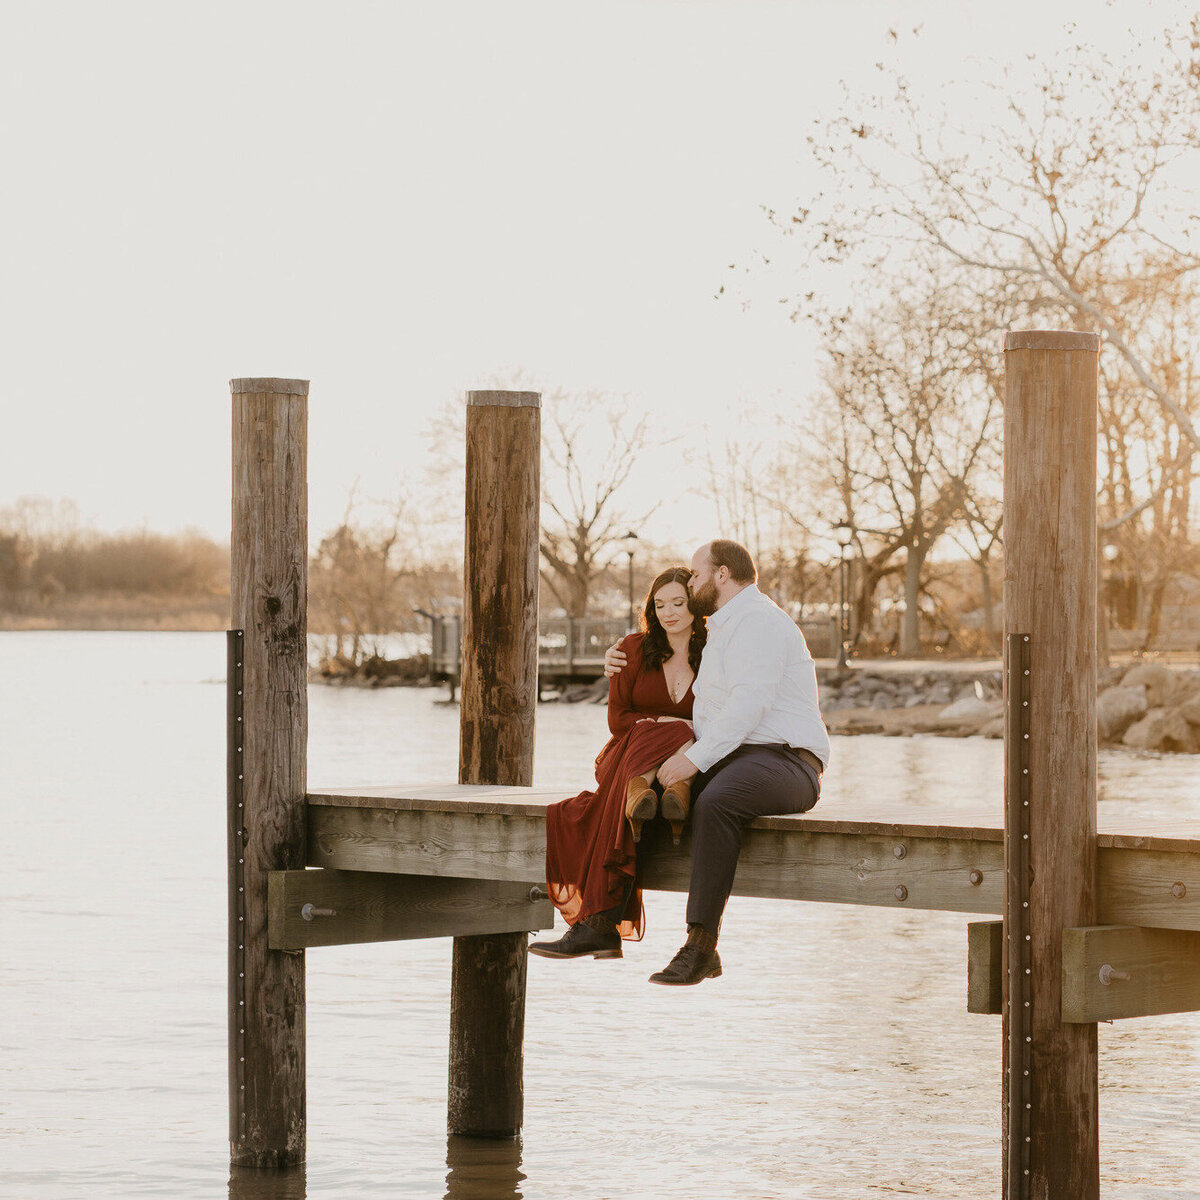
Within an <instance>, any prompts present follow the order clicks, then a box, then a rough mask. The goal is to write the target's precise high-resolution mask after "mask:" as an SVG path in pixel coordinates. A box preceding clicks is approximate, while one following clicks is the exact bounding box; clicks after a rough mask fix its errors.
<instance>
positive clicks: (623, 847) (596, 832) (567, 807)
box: [546, 633, 692, 941]
mask: <svg viewBox="0 0 1200 1200" xmlns="http://www.w3.org/2000/svg"><path fill="white" fill-rule="evenodd" d="M644 637H645V635H644V634H641V633H633V634H630V635H629V637H627V638H625V639H624V641H622V642H621V649H622V650H623V651H624V652H625V655H626V658H627V659H628V662H627V664H626V666H625V668H624V669H623V670H622V671H621V673H620V674H619V675H614V676H613V678H612V680H611V681H610V683H609V688H608V728H609V730H610V731H611V732H612V735H613V736H612V738H611V739H610V740H609V742H608V745H606V746H605V747H604V749H603V750H601V751H600V756H599V757H598V758H597V759H596V783H597V790H596V791H594V792H580V793H579V795H578V796H575V797H573V798H572V799H570V800H563V801H560V802H559V803H558V804H551V805H550V806H549V808H547V809H546V880H547V883H548V885H549V890H550V899H551V900H553V901H554V903H555V905H556V906H557V907H558V909H559V911H560V912H561V913H562V915H563V917H564V918H565V919H566V921H567V923H568V924H571V925H573V924H575V922H576V921H578V920H579V919H580V918H582V917H588V916H592V915H593V914H594V913H601V912H604V911H605V910H606V909H610V908H613V907H614V906H616V905H618V904H620V903H621V900H622V898H623V897H624V896H625V894H626V888H627V887H628V886H629V883H630V881H633V882H634V884H635V886H634V889H633V894H632V895H631V896H630V899H629V903H628V905H627V906H626V908H625V917H624V920H622V921H621V922H619V923H618V926H617V927H618V929H619V930H620V931H621V936H622V937H623V938H627V939H629V940H631V941H637V940H639V939H640V938H641V936H642V931H643V929H644V927H645V921H644V916H643V912H642V893H641V889H640V888H638V887H636V878H637V858H636V855H635V846H634V841H633V831H632V830H631V829H630V827H629V822H628V821H627V820H626V819H625V793H626V789H627V786H628V784H629V781H630V780H631V779H632V778H633V777H634V776H635V775H641V774H643V773H645V772H647V771H650V770H652V769H653V768H655V767H658V766H661V765H662V764H663V763H664V762H666V760H667V759H668V758H670V757H671V755H672V754H674V753H675V751H676V750H678V749H679V748H680V747H681V746H684V745H686V744H687V743H688V742H689V741H691V739H692V730H691V726H690V725H687V724H685V723H684V721H664V722H658V721H647V720H644V718H646V717H683V718H684V719H685V720H686V721H690V720H691V719H692V689H691V685H690V684H689V685H688V690H687V692H686V693H685V694H684V697H683V699H682V700H680V702H679V703H678V704H676V703H675V702H674V701H673V700H672V699H671V694H670V692H668V691H667V680H666V676H665V675H664V674H663V672H662V668H661V667H659V668H657V669H655V670H650V669H649V668H648V667H647V666H646V663H645V659H644V658H643V656H642V639H643V638H644Z"/></svg>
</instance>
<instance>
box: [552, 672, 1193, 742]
mask: <svg viewBox="0 0 1200 1200" xmlns="http://www.w3.org/2000/svg"><path fill="white" fill-rule="evenodd" d="M817 676H818V684H819V688H820V693H821V713H822V716H823V717H824V718H825V723H826V725H827V726H828V727H829V731H830V732H831V733H840V734H858V733H875V734H882V735H884V736H885V737H911V736H913V735H918V734H925V735H933V736H937V737H986V738H1002V737H1003V736H1004V702H1003V700H1002V699H1001V672H1000V670H999V669H998V668H996V667H995V666H994V665H992V664H981V665H980V668H979V669H978V670H971V669H970V668H969V667H964V666H961V665H960V666H958V667H956V668H954V669H939V668H936V667H931V668H929V669H921V668H916V669H913V670H904V669H898V668H894V667H884V668H881V669H874V668H872V667H870V666H854V667H849V668H847V669H846V670H842V671H839V670H837V669H836V668H832V667H824V668H818V671H817ZM1097 690H1098V695H1097V699H1096V724H1097V733H1098V736H1099V741H1100V745H1102V746H1120V747H1125V748H1127V749H1131V750H1154V751H1162V752H1167V753H1176V754H1196V753H1200V670H1196V669H1178V668H1171V667H1167V666H1164V665H1162V664H1161V663H1148V662H1142V663H1135V664H1133V665H1132V666H1116V667H1108V668H1105V669H1104V670H1103V671H1102V672H1101V673H1100V677H1099V678H1098V679H1097ZM607 696H608V688H607V686H606V685H605V684H604V683H603V682H602V681H597V682H596V683H595V684H578V685H576V686H574V687H569V688H565V689H564V690H563V692H562V693H561V694H560V695H559V696H558V697H557V699H558V700H559V701H561V702H563V703H579V702H581V701H582V702H588V701H590V702H592V703H595V704H601V703H603V702H604V701H605V699H606V698H607Z"/></svg>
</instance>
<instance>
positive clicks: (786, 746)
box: [529, 540, 829, 985]
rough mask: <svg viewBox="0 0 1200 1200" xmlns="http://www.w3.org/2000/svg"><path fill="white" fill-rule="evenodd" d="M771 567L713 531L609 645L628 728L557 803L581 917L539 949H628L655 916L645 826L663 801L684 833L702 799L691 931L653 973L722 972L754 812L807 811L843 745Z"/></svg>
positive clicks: (556, 874)
mask: <svg viewBox="0 0 1200 1200" xmlns="http://www.w3.org/2000/svg"><path fill="white" fill-rule="evenodd" d="M756 579H757V572H756V571H755V568H754V560H753V558H752V557H751V555H750V552H749V551H748V550H746V548H745V547H744V546H740V545H739V544H738V543H737V542H731V541H725V540H718V541H714V542H710V543H709V544H707V545H705V546H701V547H700V549H699V550H697V551H696V553H695V555H694V556H693V558H692V565H691V568H690V570H689V569H688V568H687V567H672V568H670V569H669V570H667V571H664V572H663V573H662V574H661V575H659V576H658V577H657V578H656V579H655V580H654V582H653V583H652V584H651V586H650V591H649V594H648V595H647V597H646V604H645V609H644V612H643V617H642V622H641V623H642V627H643V632H641V633H634V634H630V635H629V636H628V637H626V638H625V639H623V640H622V641H621V642H619V643H618V644H617V645H616V646H614V647H612V648H611V649H610V650H609V651H608V653H607V654H606V655H605V660H604V662H605V666H604V672H605V674H606V675H608V676H609V694H608V727H609V730H610V731H611V732H612V735H613V736H612V738H611V740H610V741H609V742H608V744H607V745H606V746H605V747H604V749H603V750H602V751H601V752H600V755H599V757H598V758H597V759H596V783H597V785H598V787H597V790H596V791H595V792H581V793H580V794H579V795H578V796H575V797H574V798H573V799H570V800H564V801H562V802H561V803H559V804H552V805H551V806H550V807H549V809H548V810H547V819H546V879H547V882H548V885H549V890H550V898H551V899H552V900H553V901H554V903H555V905H556V906H557V907H558V909H559V911H560V912H561V913H562V914H563V917H564V918H565V919H566V921H567V923H568V924H569V926H570V928H569V929H568V930H567V932H566V933H565V934H564V935H563V936H562V937H561V938H559V939H558V940H557V941H553V942H534V943H533V944H532V945H531V946H530V947H529V949H530V952H531V953H533V954H540V955H542V956H544V957H547V958H581V957H583V956H585V955H589V954H590V955H592V957H594V958H620V957H621V943H622V940H623V939H628V940H631V941H637V940H639V939H640V938H641V936H642V931H643V927H644V917H643V910H642V899H641V889H640V887H639V886H638V883H639V876H638V866H639V863H638V849H639V845H640V844H641V837H642V826H643V824H644V823H645V822H647V821H650V820H652V819H653V818H655V817H656V816H658V815H659V814H660V813H661V815H662V817H663V818H664V819H665V820H666V821H667V822H668V823H669V825H670V826H671V829H672V832H673V834H674V839H675V842H676V844H678V842H679V836H680V833H681V831H682V829H683V826H684V823H685V822H686V821H687V819H688V816H689V812H690V815H691V825H692V865H691V885H690V888H689V891H688V904H687V925H688V933H687V941H686V942H685V944H684V945H683V947H682V948H681V949H680V950H679V952H678V953H677V954H676V955H675V957H674V959H673V960H672V961H671V963H670V965H669V966H668V967H666V969H665V970H662V971H659V972H657V973H656V974H654V975H651V976H650V982H651V983H663V984H676V985H680V984H695V983H700V982H701V981H702V980H705V979H710V978H714V977H715V976H718V975H720V974H721V959H720V957H719V956H718V954H717V935H718V933H719V932H720V928H721V917H722V915H723V913H724V911H725V905H726V902H727V901H728V899H729V893H730V891H731V890H732V888H733V876H734V872H735V870H736V869H737V860H738V854H739V853H740V851H741V846H742V827H743V826H744V825H745V824H746V823H747V822H748V821H750V820H752V819H753V818H755V817H761V816H777V815H781V814H784V813H802V812H807V811H808V809H810V808H812V806H813V805H814V804H816V802H817V799H818V797H819V796H820V793H821V772H822V771H823V770H824V769H825V764H826V763H827V762H828V761H829V736H828V734H827V733H826V730H825V724H824V722H823V721H822V720H821V712H820V708H819V706H818V703H817V677H816V667H815V664H814V663H813V659H812V655H811V654H809V652H808V646H807V645H806V644H805V641H804V635H803V634H802V633H801V632H800V630H799V628H798V627H797V625H796V623H795V622H794V621H793V620H792V619H791V618H790V617H789V616H788V615H787V614H786V613H785V612H783V610H782V609H780V608H779V607H778V606H777V605H776V604H775V603H774V602H773V601H771V600H770V599H769V598H768V597H766V596H764V595H763V594H762V593H761V592H760V591H759V590H758V588H757V587H756V586H755V580H756ZM706 619H707V621H706ZM649 828H651V829H653V828H654V826H650V827H649ZM660 830H661V827H660Z"/></svg>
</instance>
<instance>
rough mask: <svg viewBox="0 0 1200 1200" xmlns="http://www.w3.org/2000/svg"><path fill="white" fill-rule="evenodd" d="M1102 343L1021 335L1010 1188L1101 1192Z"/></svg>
mask: <svg viewBox="0 0 1200 1200" xmlns="http://www.w3.org/2000/svg"><path fill="white" fill-rule="evenodd" d="M1098 350H1099V338H1098V337H1097V335H1095V334H1090V333H1072V332H1019V333H1010V334H1008V336H1007V338H1006V339H1005V373H1006V406H1005V422H1004V530H1005V547H1004V565H1005V580H1004V621H1005V627H1006V646H1007V648H1008V653H1007V654H1006V664H1005V699H1006V705H1007V713H1008V721H1007V728H1006V733H1005V737H1006V739H1007V743H1008V745H1007V751H1008V753H1007V754H1006V768H1005V875H1006V895H1005V913H1004V921H1005V932H1006V941H1005V971H1006V975H1005V999H1004V1026H1005V1066H1006V1074H1005V1096H1006V1103H1005V1126H1004V1136H1005V1155H1004V1195H1005V1197H1006V1198H1008V1200H1018V1198H1020V1200H1027V1198H1030V1197H1033V1198H1037V1200H1058V1198H1060V1197H1066V1196H1070V1197H1071V1198H1072V1200H1096V1197H1098V1195H1099V1116H1098V1096H1099V1083H1098V1062H1097V1039H1096V1026H1095V1025H1094V1024H1090V1025H1079V1024H1065V1023H1064V1022H1063V1019H1062V1011H1061V1006H1062V945H1063V930H1064V929H1066V928H1070V927H1076V926H1090V925H1094V924H1095V923H1096V677H1095V671H1096V584H1095V580H1096V375H1097V358H1098ZM1026 672H1028V673H1027V674H1026ZM1026 702H1027V706H1026Z"/></svg>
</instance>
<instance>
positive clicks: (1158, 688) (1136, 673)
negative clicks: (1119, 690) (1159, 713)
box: [1121, 662, 1175, 708]
mask: <svg viewBox="0 0 1200 1200" xmlns="http://www.w3.org/2000/svg"><path fill="white" fill-rule="evenodd" d="M1174 684H1175V677H1174V676H1173V675H1172V673H1171V670H1170V668H1169V667H1164V666H1163V665H1162V663H1146V662H1144V663H1138V664H1137V666H1136V667H1130V668H1129V670H1128V671H1126V672H1125V677H1124V678H1123V679H1122V680H1121V686H1122V687H1144V688H1145V689H1146V703H1147V704H1149V705H1150V707H1151V708H1160V707H1161V706H1162V705H1164V704H1166V703H1167V701H1168V700H1169V699H1170V697H1171V691H1172V689H1173V687H1174Z"/></svg>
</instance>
